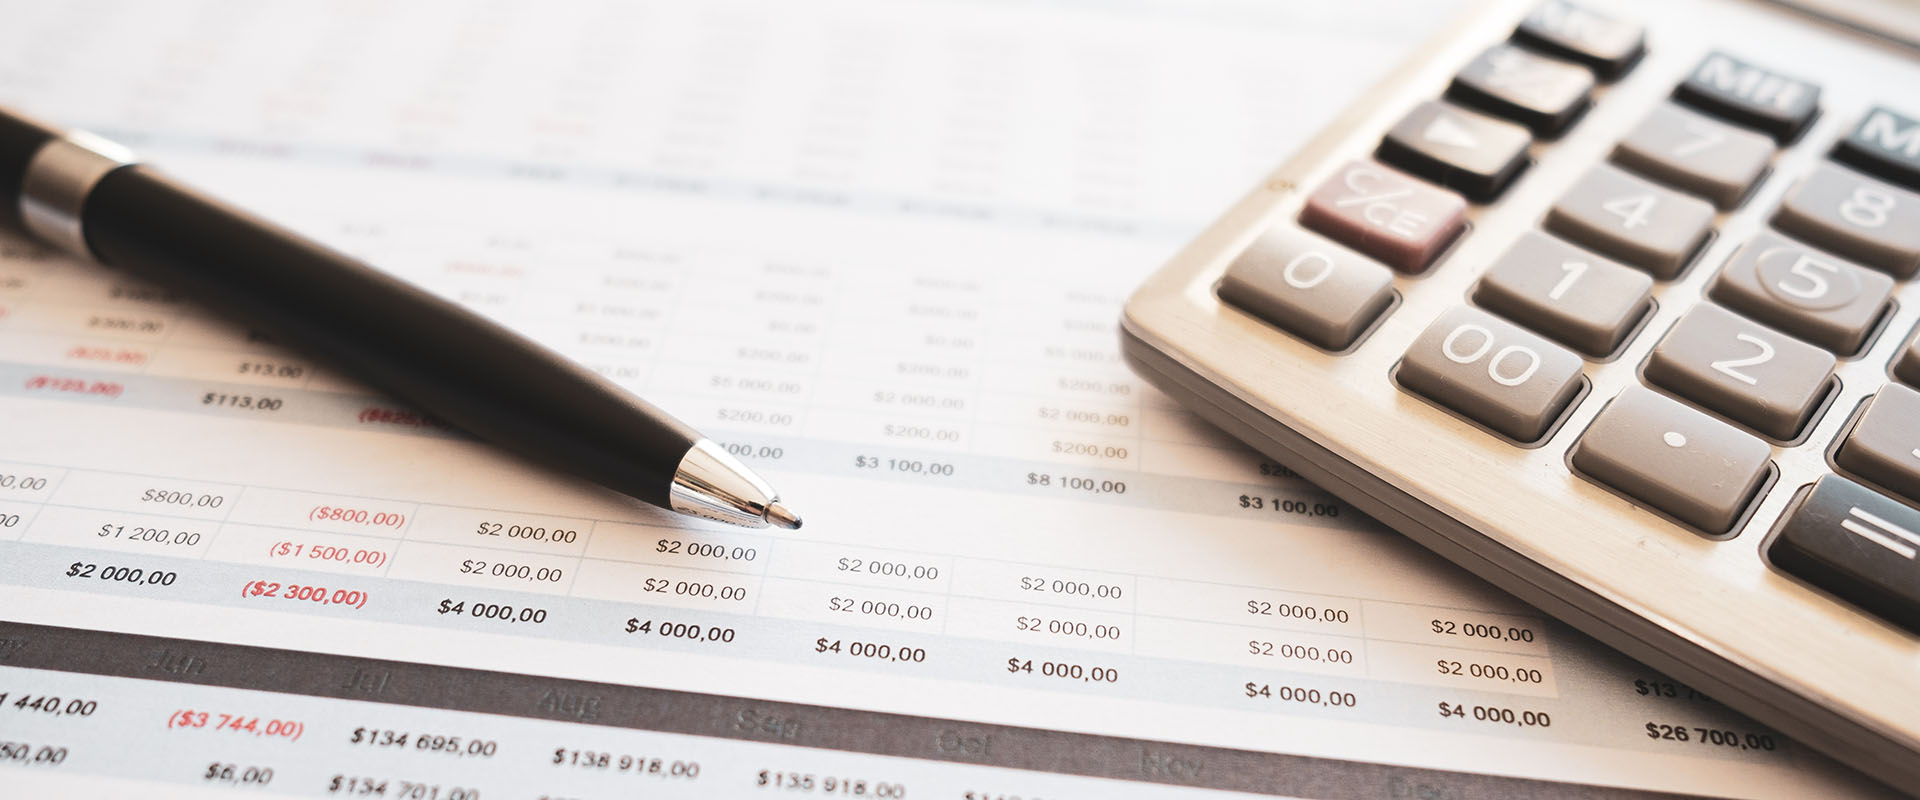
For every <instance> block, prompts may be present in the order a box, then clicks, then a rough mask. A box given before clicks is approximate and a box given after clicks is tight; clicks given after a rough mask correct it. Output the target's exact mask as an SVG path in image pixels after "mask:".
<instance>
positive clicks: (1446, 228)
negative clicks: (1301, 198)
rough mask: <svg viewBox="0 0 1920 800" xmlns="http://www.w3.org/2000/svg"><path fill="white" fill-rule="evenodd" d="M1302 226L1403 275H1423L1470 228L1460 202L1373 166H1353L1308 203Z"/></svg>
mask: <svg viewBox="0 0 1920 800" xmlns="http://www.w3.org/2000/svg"><path fill="white" fill-rule="evenodd" d="M1300 224H1302V225H1305V226H1307V227H1308V228H1312V229H1313V230H1316V231H1319V232H1321V233H1323V234H1326V235H1327V236H1329V237H1331V238H1332V239H1334V240H1335V241H1338V242H1341V243H1342V244H1345V245H1347V246H1348V247H1352V248H1353V249H1355V250H1358V251H1360V252H1362V253H1365V254H1367V255H1369V256H1372V257H1374V258H1376V259H1379V260H1380V262H1381V263H1384V264H1386V265H1387V266H1389V267H1393V268H1394V269H1397V270H1399V271H1401V272H1408V273H1418V272H1423V271H1425V270H1426V269H1427V267H1430V266H1432V265H1433V260H1434V258H1436V257H1438V256H1439V255H1440V253H1441V251H1443V250H1445V249H1447V245H1450V244H1452V243H1453V240H1454V239H1455V238H1457V237H1458V236H1459V235H1460V232H1461V231H1463V230H1465V229H1466V227H1467V203H1466V201H1465V200H1462V199H1460V196H1459V195H1457V194H1454V193H1452V192H1449V191H1446V190H1444V189H1439V188H1436V187H1434V186H1433V185H1432V184H1429V183H1427V182H1425V181H1422V180H1420V179H1418V178H1415V177H1413V176H1411V175H1408V174H1406V173H1404V172H1401V171H1399V170H1396V169H1392V168H1389V167H1386V166H1383V165H1381V164H1378V163H1375V162H1372V161H1355V162H1352V163H1349V164H1347V165H1346V166H1344V167H1341V168H1340V171H1338V172H1336V173H1334V175H1333V177H1332V178H1329V179H1327V182H1326V183H1323V184H1321V185H1320V188H1319V189H1317V190H1315V191H1314V193H1313V194H1311V195H1309V196H1308V197H1307V204H1306V207H1305V208H1303V209H1301V211H1300Z"/></svg>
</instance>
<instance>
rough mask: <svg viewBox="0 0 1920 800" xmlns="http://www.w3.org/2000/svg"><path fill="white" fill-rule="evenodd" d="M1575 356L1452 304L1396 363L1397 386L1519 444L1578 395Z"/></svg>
mask: <svg viewBox="0 0 1920 800" xmlns="http://www.w3.org/2000/svg"><path fill="white" fill-rule="evenodd" d="M1580 366H1581V361H1580V357H1579V356H1576V355H1574V354H1573V353H1572V352H1571V351H1569V350H1567V349H1566V348H1563V347H1561V346H1559V345H1557V344H1554V343H1552V342H1549V341H1547V340H1545V339H1542V338H1540V337H1538V336H1535V335H1534V334H1532V333H1529V332H1528V331H1527V330H1526V329H1524V328H1521V327H1520V326H1518V325H1515V324H1513V323H1511V322H1508V321H1506V320H1503V319H1500V318H1499V317H1496V316H1493V315H1492V314H1488V313H1487V312H1485V311H1481V310H1479V309H1477V308H1472V307H1469V306H1457V307H1455V308H1454V309H1453V310H1451V311H1448V312H1447V313H1445V314H1442V315H1441V316H1440V318H1439V319H1437V320H1435V321H1434V323H1433V324H1432V325H1431V326H1429V327H1428V328H1427V330H1426V332H1425V333H1422V334H1421V335H1420V338H1419V339H1416V340H1414V343H1413V346H1412V347H1411V348H1408V349H1407V355H1406V357H1405V358H1403V359H1401V360H1400V369H1399V373H1398V375H1397V377H1398V379H1399V381H1400V385H1401V386H1404V387H1406V388H1407V389H1408V390H1410V391H1412V392H1414V393H1416V394H1420V395H1424V396H1425V397H1426V398H1427V399H1429V400H1432V401H1434V402H1436V403H1439V404H1440V405H1442V406H1445V407H1446V408H1449V409H1452V410H1453V411H1455V412H1457V413H1459V414H1460V415H1461V416H1464V417H1466V418H1468V419H1471V420H1473V421H1474V422H1478V423H1480V424H1481V425H1485V426H1486V427H1488V428H1491V429H1492V430H1493V431H1495V432H1496V433H1499V434H1501V435H1502V436H1506V437H1507V438H1509V439H1513V440H1516V441H1520V442H1532V441H1536V440H1538V439H1539V438H1540V437H1541V436H1544V435H1546V432H1547V430H1548V429H1549V428H1551V427H1553V423H1554V422H1555V421H1557V420H1558V419H1560V415H1561V414H1562V413H1563V412H1565V411H1566V409H1567V405H1568V404H1569V403H1571V402H1573V398H1574V397H1575V396H1577V395H1579V393H1580V387H1581V385H1582V384H1581V380H1580Z"/></svg>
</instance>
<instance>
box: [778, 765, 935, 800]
mask: <svg viewBox="0 0 1920 800" xmlns="http://www.w3.org/2000/svg"><path fill="white" fill-rule="evenodd" d="M754 785H755V786H758V787H760V788H763V789H791V790H793V791H796V792H805V793H812V792H819V793H821V794H830V795H836V796H839V797H876V798H881V799H882V800H897V798H904V797H906V796H907V787H906V784H901V783H885V782H881V781H868V780H865V779H862V778H842V777H839V776H836V775H815V774H813V773H810V772H780V771H776V770H766V769H763V770H760V774H759V775H758V776H757V778H756V783H755V784H754Z"/></svg>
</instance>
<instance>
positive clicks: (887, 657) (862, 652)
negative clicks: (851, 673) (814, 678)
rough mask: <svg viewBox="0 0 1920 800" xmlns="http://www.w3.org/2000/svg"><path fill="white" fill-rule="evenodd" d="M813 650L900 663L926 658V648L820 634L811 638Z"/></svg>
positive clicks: (923, 661) (924, 659)
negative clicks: (846, 639)
mask: <svg viewBox="0 0 1920 800" xmlns="http://www.w3.org/2000/svg"><path fill="white" fill-rule="evenodd" d="M813 652H816V653H845V654H847V655H848V656H851V657H853V658H871V659H873V660H875V661H897V662H900V663H902V664H923V663H926V660H927V649H926V648H924V647H908V646H906V645H891V644H875V643H873V642H842V641H841V640H839V639H828V638H827V637H825V636H822V637H820V638H818V639H815V640H813Z"/></svg>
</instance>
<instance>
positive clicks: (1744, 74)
mask: <svg viewBox="0 0 1920 800" xmlns="http://www.w3.org/2000/svg"><path fill="white" fill-rule="evenodd" d="M1674 96H1675V97H1677V98H1679V99H1680V101H1681V102H1684V103H1686V104H1688V105H1690V106H1693V107H1694V108H1697V109H1700V110H1701V111H1705V112H1707V113H1709V114H1712V115H1714V116H1716V117H1719V118H1721V119H1724V120H1726V121H1728V122H1732V123H1735V124H1738V125H1745V126H1747V127H1749V128H1752V129H1754V130H1757V131H1760V132H1761V133H1765V134H1767V135H1768V136H1772V137H1773V138H1774V140H1775V141H1778V142H1780V143H1782V144H1785V143H1787V142H1791V141H1793V140H1795V139H1798V138H1800V134H1801V133H1803V132H1805V131H1806V129H1807V126H1808V125H1810V124H1812V122H1813V118H1814V117H1815V116H1817V115H1818V114H1819V113H1820V87H1818V86H1815V85H1813V84H1811V83H1808V82H1806V81H1803V80H1800V79H1799V78H1795V77H1793V76H1790V75H1785V74H1782V73H1779V72H1774V71H1773V70H1770V69H1767V68H1765V67H1761V66H1756V65H1754V64H1750V63H1747V62H1745V61H1741V60H1740V59H1737V58H1734V57H1733V56H1730V55H1727V54H1726V53H1722V52H1713V53H1708V54H1707V57H1706V58H1704V59H1701V61H1700V63H1699V64H1698V65H1696V66H1695V67H1694V68H1693V72H1691V73H1688V74H1687V79H1686V80H1684V81H1682V82H1681V83H1680V87H1679V88H1678V89H1675V90H1674Z"/></svg>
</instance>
